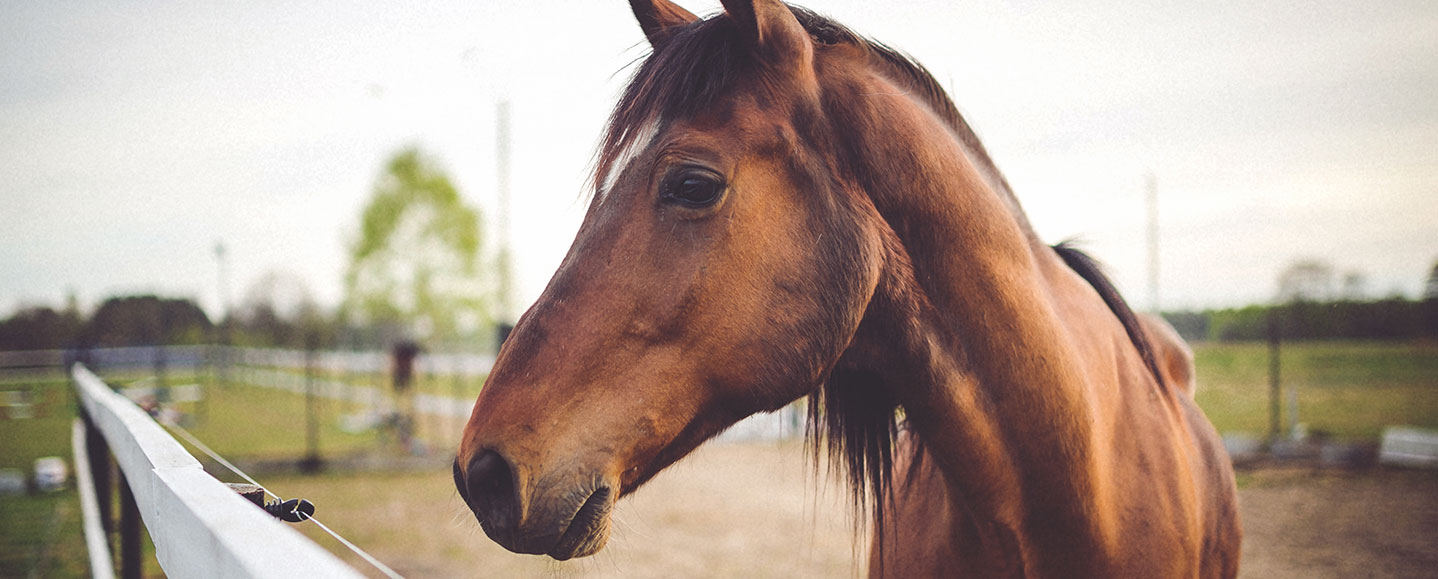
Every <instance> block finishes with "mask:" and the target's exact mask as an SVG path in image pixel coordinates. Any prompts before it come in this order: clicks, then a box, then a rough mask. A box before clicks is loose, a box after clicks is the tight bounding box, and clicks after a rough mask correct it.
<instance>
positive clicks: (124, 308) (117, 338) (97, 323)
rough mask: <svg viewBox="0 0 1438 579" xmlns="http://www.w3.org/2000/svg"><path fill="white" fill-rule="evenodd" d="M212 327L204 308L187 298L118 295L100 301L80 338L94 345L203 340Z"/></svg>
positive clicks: (201, 341)
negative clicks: (82, 337) (83, 335)
mask: <svg viewBox="0 0 1438 579" xmlns="http://www.w3.org/2000/svg"><path fill="white" fill-rule="evenodd" d="M213 329H214V325H213V324H211V323H210V318H209V317H207V316H206V315H205V311H204V310H202V309H200V306H198V305H196V304H195V302H193V301H191V300H189V299H185V298H162V297H158V296H153V295H143V296H121V297H112V298H110V299H107V300H105V303H103V304H100V308H99V309H97V310H95V315H93V316H91V317H90V321H89V322H88V323H87V324H86V325H85V330H84V333H85V337H84V339H83V341H84V343H85V344H86V345H89V346H98V347H116V346H165V345H188V344H203V343H205V342H206V341H207V340H208V339H209V336H210V335H211V332H212V330H213Z"/></svg>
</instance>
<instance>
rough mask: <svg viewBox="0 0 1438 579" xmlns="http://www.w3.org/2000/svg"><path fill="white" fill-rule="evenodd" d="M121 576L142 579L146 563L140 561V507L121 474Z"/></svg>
mask: <svg viewBox="0 0 1438 579" xmlns="http://www.w3.org/2000/svg"><path fill="white" fill-rule="evenodd" d="M119 478H120V576H121V577H124V578H125V579H140V578H141V577H142V576H143V574H144V563H143V562H142V561H141V560H140V507H139V506H138V505H136V504H135V494H134V492H132V491H131V490H130V482H129V481H128V480H126V479H125V473H123V472H121V473H120V477H119Z"/></svg>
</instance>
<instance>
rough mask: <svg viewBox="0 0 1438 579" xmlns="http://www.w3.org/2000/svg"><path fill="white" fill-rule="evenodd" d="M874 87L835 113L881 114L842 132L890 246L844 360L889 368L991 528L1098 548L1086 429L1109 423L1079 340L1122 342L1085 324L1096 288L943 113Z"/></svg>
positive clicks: (969, 506)
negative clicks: (1040, 236)
mask: <svg viewBox="0 0 1438 579" xmlns="http://www.w3.org/2000/svg"><path fill="white" fill-rule="evenodd" d="M883 88H884V87H868V89H867V90H869V91H871V92H870V94H867V95H855V97H854V98H855V99H857V100H854V101H851V102H857V103H862V104H860V105H858V106H860V107H862V108H863V109H864V110H862V111H854V112H851V114H849V115H845V116H847V117H849V118H856V119H862V120H863V123H862V125H864V126H879V127H884V129H883V130H882V131H879V130H867V131H862V130H861V131H852V132H850V138H851V139H854V140H855V142H854V143H853V144H851V145H850V149H849V150H850V151H851V152H858V153H860V155H858V156H859V157H862V158H853V159H850V162H852V163H854V166H856V167H859V169H858V170H857V171H856V172H855V173H856V174H857V175H859V176H858V177H857V178H856V180H857V181H859V186H860V187H861V188H863V189H864V190H865V192H866V193H867V197H868V199H869V200H870V201H872V204H873V207H874V209H875V210H876V211H877V214H878V219H879V220H881V221H882V224H880V225H878V226H877V227H876V228H877V229H878V230H880V232H881V233H880V235H881V236H882V237H883V243H884V246H885V247H886V248H887V250H886V251H887V254H888V258H887V261H886V265H885V266H884V272H883V274H882V275H881V281H880V284H879V288H878V289H877V290H876V294H875V297H874V301H873V302H872V303H871V305H870V310H869V313H868V315H867V316H866V318H865V323H864V325H863V326H861V329H860V335H859V336H856V340H855V345H854V347H853V348H852V349H851V351H850V354H849V356H851V363H852V365H853V366H865V365H870V366H871V367H870V368H867V369H865V370H866V371H869V372H873V373H874V374H877V375H880V376H883V378H882V382H883V384H882V387H884V388H887V389H889V390H890V392H891V394H892V396H893V397H894V398H895V399H896V400H897V401H898V402H899V404H900V405H901V406H903V408H904V411H905V415H906V417H907V419H908V421H909V423H910V424H911V427H912V428H914V429H915V431H916V432H917V434H918V436H919V438H920V440H922V441H923V445H924V447H925V448H926V449H927V450H928V452H929V453H930V455H931V456H933V458H934V459H935V460H936V461H937V464H938V465H939V467H940V469H941V470H942V471H943V472H944V473H945V474H946V477H947V479H948V480H949V481H950V486H951V490H952V491H953V493H952V497H953V499H954V500H956V501H960V502H961V503H962V504H963V505H964V509H962V510H964V511H965V512H968V513H970V514H971V515H972V516H973V517H974V519H975V520H976V521H979V522H980V526H981V527H983V528H990V529H993V530H994V533H995V535H994V538H995V540H998V541H1001V542H1003V543H1006V544H1011V545H1012V546H1014V548H1015V549H1019V550H1020V551H1024V552H1033V550H1031V549H1029V548H1027V547H1023V546H1024V545H1029V546H1032V544H1034V543H1035V542H1043V541H1045V540H1051V541H1058V542H1063V543H1065V544H1066V545H1065V546H1066V547H1069V548H1080V549H1094V550H1095V552H1102V551H1104V549H1103V548H1102V546H1103V543H1104V542H1105V540H1104V539H1103V537H1104V536H1110V534H1109V533H1107V532H1105V528H1104V527H1105V526H1106V525H1107V524H1109V522H1106V521H1102V520H1097V518H1096V516H1095V513H1096V512H1097V511H1098V509H1095V508H1094V505H1095V504H1096V502H1097V501H1101V500H1103V497H1104V496H1106V495H1107V493H1108V492H1109V490H1108V489H1105V488H1101V486H1102V485H1101V482H1100V480H1099V478H1098V477H1097V476H1096V473H1097V470H1098V468H1099V466H1100V464H1101V463H1102V462H1103V457H1101V456H1100V453H1102V452H1103V449H1102V448H1101V446H1100V445H1098V444H1095V441H1096V440H1099V439H1100V438H1099V437H1100V436H1101V435H1102V433H1099V432H1096V430H1097V429H1100V428H1104V425H1105V424H1107V423H1108V422H1109V421H1108V420H1106V419H1104V418H1103V417H1096V416H1095V415H1094V414H1095V413H1096V412H1101V410H1096V409H1101V408H1103V407H1104V405H1102V404H1096V402H1097V401H1096V400H1094V399H1093V398H1094V397H1095V396H1096V395H1101V394H1096V388H1095V387H1094V385H1093V384H1091V383H1090V382H1091V381H1090V380H1089V379H1088V376H1090V375H1091V373H1092V372H1094V371H1095V368H1094V367H1093V364H1092V362H1091V359H1092V356H1088V357H1089V358H1090V360H1088V361H1086V360H1085V355H1086V354H1088V353H1089V352H1085V351H1083V350H1081V348H1083V347H1084V346H1081V345H1079V344H1083V343H1085V342H1092V343H1098V344H1109V345H1110V346H1111V345H1112V344H1115V343H1121V342H1118V341H1115V340H1126V338H1125V337H1123V334H1122V332H1123V330H1122V328H1121V327H1118V326H1117V325H1116V324H1113V323H1096V324H1088V323H1083V322H1084V321H1086V320H1083V319H1082V318H1088V317H1099V316H1103V315H1105V313H1106V309H1104V306H1103V304H1102V302H1101V301H1098V302H1095V299H1096V298H1097V296H1096V294H1093V291H1092V288H1089V287H1088V286H1087V285H1085V284H1084V282H1082V280H1081V279H1079V278H1078V277H1077V276H1076V275H1074V274H1073V273H1072V272H1071V271H1069V270H1068V269H1067V268H1066V267H1065V266H1064V265H1063V263H1062V262H1061V261H1060V260H1059V259H1058V258H1057V256H1055V255H1054V253H1053V252H1052V250H1050V249H1049V248H1048V247H1046V246H1044V245H1043V244H1042V243H1040V242H1039V241H1038V240H1037V239H1036V238H1035V236H1034V235H1033V234H1032V233H1031V230H1030V229H1029V228H1028V227H1027V221H1026V220H1024V219H1022V215H1021V214H1020V215H1015V213H1014V211H1015V209H1016V204H1013V203H1010V202H1009V201H1008V200H1006V199H1005V197H1004V195H1003V193H1002V192H998V191H995V190H994V189H993V188H992V183H991V180H990V179H988V178H986V177H985V175H984V174H983V172H982V171H981V170H980V169H979V168H977V167H976V166H975V165H974V163H973V162H972V160H971V158H970V156H969V155H968V154H967V152H966V151H965V149H964V147H963V145H962V144H961V143H960V142H959V140H958V139H957V138H956V137H955V135H954V134H953V132H952V130H951V127H949V126H947V125H945V124H944V123H943V122H942V121H941V119H939V118H938V117H937V116H936V115H934V114H933V112H932V111H930V110H929V109H927V108H926V107H925V106H923V105H922V103H920V102H917V101H915V100H913V99H912V98H911V97H909V96H908V95H906V94H904V92H903V91H900V90H888V91H885V90H883ZM876 89H877V90H876ZM1075 296H1077V297H1075ZM1091 298H1092V299H1091ZM1095 303H1096V304H1097V307H1096V308H1095V307H1094V305H1095ZM1060 311H1062V312H1063V316H1060V315H1059V312H1060ZM1075 318H1080V319H1079V320H1078V322H1077V323H1076V321H1075ZM1108 318H1109V319H1111V316H1108ZM1115 332H1117V334H1115ZM1033 513H1043V524H1042V525H1040V527H1042V529H1036V528H1034V527H1032V526H1031V523H1033V519H1032V518H1030V517H1031V516H1032V514H1033ZM1036 532H1038V533H1041V534H1043V535H1045V536H1046V537H1047V539H1045V538H1043V537H1037V538H1036V537H1034V536H1031V535H1033V533H1036ZM1074 543H1079V544H1078V545H1074ZM1064 552H1072V551H1070V550H1069V549H1067V548H1066V549H1064Z"/></svg>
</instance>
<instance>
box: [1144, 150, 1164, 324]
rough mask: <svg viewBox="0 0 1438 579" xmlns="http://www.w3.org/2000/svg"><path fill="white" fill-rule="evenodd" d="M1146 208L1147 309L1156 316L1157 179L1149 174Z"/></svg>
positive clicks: (1157, 298) (1157, 304)
mask: <svg viewBox="0 0 1438 579" xmlns="http://www.w3.org/2000/svg"><path fill="white" fill-rule="evenodd" d="M1145 181H1146V183H1145V185H1146V191H1145V195H1144V196H1145V199H1146V201H1147V203H1146V205H1147V206H1148V299H1149V304H1148V309H1149V312H1150V313H1152V314H1154V315H1158V314H1159V312H1160V311H1161V310H1160V308H1161V303H1160V302H1159V294H1158V178H1157V177H1154V175H1153V173H1149V174H1148V177H1147V179H1145Z"/></svg>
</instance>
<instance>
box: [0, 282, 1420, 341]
mask: <svg viewBox="0 0 1438 579" xmlns="http://www.w3.org/2000/svg"><path fill="white" fill-rule="evenodd" d="M1163 317H1164V318H1165V319H1167V320H1168V321H1169V323H1171V324H1173V327H1174V328H1175V329H1177V330H1178V332H1179V334H1181V335H1182V336H1183V337H1184V339H1186V340H1189V341H1207V340H1213V341H1223V342H1234V341H1248V340H1265V339H1267V338H1268V330H1269V323H1270V321H1269V320H1270V319H1273V320H1274V322H1275V323H1276V324H1277V327H1278V329H1279V331H1280V332H1281V335H1282V337H1283V339H1285V340H1412V339H1420V338H1430V339H1438V298H1430V299H1427V300H1424V301H1413V300H1408V299H1404V298H1388V299H1383V300H1378V301H1366V302H1360V301H1336V302H1311V301H1296V302H1292V303H1288V304H1284V305H1278V306H1248V307H1243V308H1237V309H1224V310H1205V311H1199V312H1165V313H1164V314H1163ZM383 335H385V333H384V332H383V331H381V330H378V329H374V328H357V327H351V326H349V325H346V324H344V323H343V322H342V321H341V320H340V319H339V317H338V316H333V317H331V316H322V315H311V316H307V317H305V318H304V319H300V320H288V319H285V318H283V317H282V316H279V315H276V313H275V312H274V311H272V310H270V309H267V308H258V309H255V310H254V311H251V312H248V313H247V314H245V315H242V316H240V317H238V318H236V319H233V320H230V321H228V322H223V323H219V324H217V323H215V322H212V321H211V320H210V318H209V317H208V316H206V315H205V312H204V310H202V309H200V307H199V306H198V305H196V304H195V303H194V302H193V301H191V300H188V299H183V298H163V297H158V296H153V295H145V296H126V297H115V298H110V299H108V300H106V301H105V303H103V304H101V305H100V307H99V308H98V309H96V310H95V313H94V314H92V315H90V316H88V317H86V316H84V315H83V314H81V313H80V312H79V311H78V309H77V308H75V307H74V306H71V307H69V308H66V309H64V310H55V309H52V308H49V307H44V306H39V307H30V308H25V309H22V310H20V311H18V312H16V313H15V314H14V315H13V316H11V317H10V318H9V319H6V320H3V321H0V350H49V349H67V348H87V347H88V348H105V347H123V346H152V345H192V344H218V343H229V344H233V345H240V346H259V347H284V348H302V347H306V346H313V347H317V348H337V347H338V348H345V347H366V346H369V347H372V346H377V345H383V344H387V343H388V342H387V341H385V340H383V339H381V336H383Z"/></svg>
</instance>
